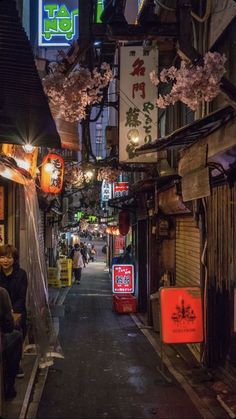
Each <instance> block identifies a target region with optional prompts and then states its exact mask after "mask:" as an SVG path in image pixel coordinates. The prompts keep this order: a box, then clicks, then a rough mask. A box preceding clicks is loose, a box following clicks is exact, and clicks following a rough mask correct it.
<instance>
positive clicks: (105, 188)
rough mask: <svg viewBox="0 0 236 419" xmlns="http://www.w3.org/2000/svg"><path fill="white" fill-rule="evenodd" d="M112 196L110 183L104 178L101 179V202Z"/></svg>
mask: <svg viewBox="0 0 236 419" xmlns="http://www.w3.org/2000/svg"><path fill="white" fill-rule="evenodd" d="M111 196H112V184H111V183H108V182H107V181H106V180H103V181H102V189H101V200H102V202H107V201H109V199H111Z"/></svg>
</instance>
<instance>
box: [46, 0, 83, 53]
mask: <svg viewBox="0 0 236 419" xmlns="http://www.w3.org/2000/svg"><path fill="white" fill-rule="evenodd" d="M78 29H79V9H78V0H39V13H38V43H39V46H44V47H51V46H68V45H70V44H71V43H72V41H73V40H74V39H77V38H78Z"/></svg>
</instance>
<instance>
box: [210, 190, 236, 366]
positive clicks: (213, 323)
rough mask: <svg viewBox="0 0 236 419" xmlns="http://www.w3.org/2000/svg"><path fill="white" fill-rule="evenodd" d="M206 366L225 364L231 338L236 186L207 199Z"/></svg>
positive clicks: (235, 256)
mask: <svg viewBox="0 0 236 419" xmlns="http://www.w3.org/2000/svg"><path fill="white" fill-rule="evenodd" d="M207 240H208V244H207V268H208V270H207V287H206V289H207V299H206V304H207V306H206V334H207V336H206V341H207V345H206V363H207V364H208V365H209V366H213V365H217V364H219V363H220V362H224V360H225V358H226V355H227V354H228V352H229V350H230V344H231V340H232V338H233V335H234V334H233V288H234V287H235V280H236V276H235V275H236V186H234V187H233V188H232V189H231V188H230V187H229V186H228V185H222V186H219V187H217V188H214V189H213V191H212V194H211V196H210V197H208V198H207Z"/></svg>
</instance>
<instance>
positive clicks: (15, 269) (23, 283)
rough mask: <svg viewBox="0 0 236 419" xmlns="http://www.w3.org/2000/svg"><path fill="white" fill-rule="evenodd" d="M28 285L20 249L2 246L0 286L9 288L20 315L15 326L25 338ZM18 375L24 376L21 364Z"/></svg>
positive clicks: (17, 312)
mask: <svg viewBox="0 0 236 419" xmlns="http://www.w3.org/2000/svg"><path fill="white" fill-rule="evenodd" d="M27 286H28V280H27V275H26V272H25V271H24V269H22V268H20V265H19V253H18V250H17V249H16V248H15V247H14V246H13V245H11V244H5V245H3V246H0V287H2V288H5V289H6V290H7V292H8V294H9V297H10V300H11V304H12V308H13V313H15V314H18V315H19V316H18V318H19V320H17V321H16V322H15V328H18V329H19V330H20V331H21V332H22V336H23V340H24V339H25V337H26V333H27V310H26V293H27ZM17 377H18V378H23V377H24V372H23V370H22V367H21V366H20V367H19V371H18V373H17Z"/></svg>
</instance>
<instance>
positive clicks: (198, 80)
mask: <svg viewBox="0 0 236 419" xmlns="http://www.w3.org/2000/svg"><path fill="white" fill-rule="evenodd" d="M225 62H226V57H225V55H224V54H223V55H221V54H220V53H218V52H207V53H206V54H205V55H204V57H203V65H194V64H189V63H186V62H185V61H181V65H180V68H179V69H177V68H176V67H174V66H172V67H170V68H168V69H166V68H165V69H163V70H162V71H161V73H160V77H159V78H158V76H157V74H156V72H155V70H154V71H152V72H151V73H150V79H151V81H152V83H153V84H155V85H156V86H158V85H159V84H160V83H171V84H172V88H171V91H170V93H168V94H166V95H164V96H162V95H159V97H158V99H157V102H156V104H157V106H158V107H159V108H166V107H167V106H169V105H173V104H174V103H176V102H177V101H181V102H183V103H185V104H186V105H187V106H188V107H189V108H190V109H192V110H193V111H196V109H197V107H198V105H199V104H200V102H201V101H203V100H204V101H206V102H211V101H212V100H213V99H214V98H215V97H216V96H217V95H218V93H219V91H220V81H221V78H222V77H223V75H224V73H225V72H226V70H225V67H224V64H225Z"/></svg>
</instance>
